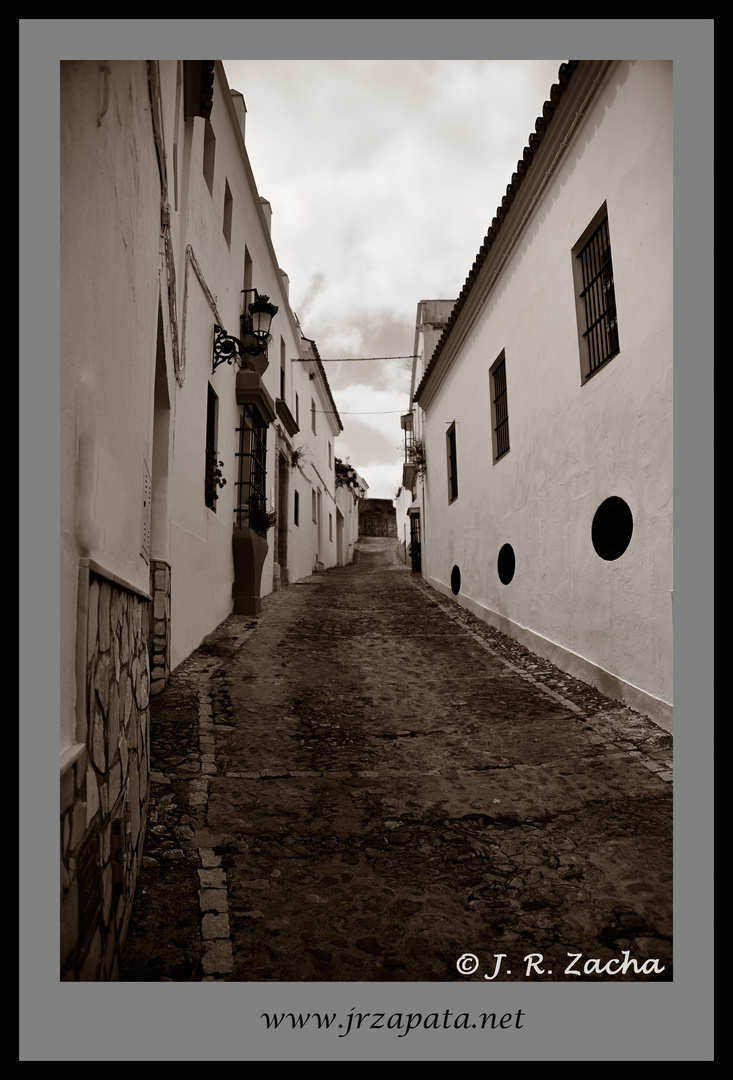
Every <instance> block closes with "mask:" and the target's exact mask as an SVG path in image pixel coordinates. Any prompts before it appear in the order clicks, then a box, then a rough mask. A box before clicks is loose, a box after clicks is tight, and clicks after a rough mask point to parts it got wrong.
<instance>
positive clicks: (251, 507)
mask: <svg viewBox="0 0 733 1080" xmlns="http://www.w3.org/2000/svg"><path fill="white" fill-rule="evenodd" d="M237 435H238V436H239V439H238V443H239V450H238V451H237V455H236V456H237V461H238V466H237V482H236V489H237V505H236V508H235V510H234V516H235V524H236V526H237V528H240V529H252V530H253V532H256V533H259V534H260V535H261V536H265V535H266V533H267V499H266V492H265V483H266V479H267V424H266V423H265V421H264V419H263V417H262V414H261V413H260V410H259V409H258V408H257V406H256V405H244V406H243V407H242V413H241V417H240V424H239V427H238V428H237Z"/></svg>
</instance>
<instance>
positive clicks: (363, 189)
mask: <svg viewBox="0 0 733 1080" xmlns="http://www.w3.org/2000/svg"><path fill="white" fill-rule="evenodd" d="M561 63H562V60H547V61H538V60H531V61H512V60H477V61H473V60H429V61H428V60H425V61H423V60H404V61H403V60H375V61H366V60H355V61H354V60H326V61H320V60H255V61H253V60H246V61H238V60H225V61H224V68H225V70H226V73H227V78H228V80H229V85H230V87H231V88H232V89H235V90H239V91H241V93H242V94H243V95H244V100H245V104H246V106H247V122H246V137H245V139H246V144H247V149H248V153H249V157H250V162H251V165H252V170H253V172H254V176H255V180H256V182H257V187H258V189H259V192H260V195H262V196H263V197H264V198H266V199H268V200H269V201H270V203H271V205H272V211H273V217H272V239H273V243H274V245H275V251H276V252H277V256H278V260H279V263H280V267H281V269H283V270H284V271H285V272H286V273H287V274H288V276H289V278H290V302H291V306H292V307H293V310H294V311H295V312H296V314H297V316H298V318H299V319H300V323H301V326H302V327H303V331H304V333H305V334H306V336H307V337H310V338H313V339H314V340H315V342H316V344H317V346H318V350H319V352H320V354H321V357H322V358H323V360H324V361H325V364H324V366H325V370H326V374H327V376H328V380H329V383H330V385H331V390H332V392H333V396H334V400H335V402H336V406H337V408H338V410H339V414H340V416H341V421H342V423H343V425H344V431H343V434H342V435H341V436H339V439H338V442H337V446H336V452H337V454H338V455H339V456H340V457H342V458H344V459H345V458H349V459H350V461H351V463H352V464H353V465H354V466H355V467H356V468H357V469H358V471H359V472H360V473H361V475H362V476H363V477H364V478H365V479H366V481H367V483H368V484H369V495H370V496H371V497H373V498H392V497H393V496H394V494H395V492H396V490H397V488H398V487H399V485H400V483H401V481H402V441H403V435H402V431H401V429H400V413H403V412H406V411H407V409H408V406H409V390H410V374H409V363H410V361H409V360H370V361H364V362H358V363H357V362H353V359H351V360H349V359H344V360H343V362H340V363H335V362H331V361H332V360H336V359H337V358H359V357H392V356H403V355H408V354H410V353H412V350H413V347H414V327H415V312H416V308H417V304H418V302H419V301H420V300H427V299H455V298H456V297H457V296H458V294H459V292H460V291H461V289H462V287H463V284H464V282H465V280H466V277H467V275H468V272H469V270H470V269H471V266H472V264H473V261H474V258H475V256H476V254H477V252H478V250H479V248H480V246H481V244H482V242H483V239H484V237H485V235H486V232H487V231H488V228H489V225H490V223H491V219H492V218H493V217H494V214H495V212H496V208H497V206H498V205H499V203H500V202H501V199H502V196H503V195H504V193H505V191H506V187H507V184H508V183H509V181H510V179H511V175H512V173H513V172H514V171H515V169H516V164H517V161H518V160H519V158H520V157H521V156H522V151H523V150H524V147H525V146H526V144H527V140H528V138H529V135H530V132H531V131H533V130H534V123H535V119H536V118H537V116H539V115H540V113H541V112H542V105H543V103H544V102H545V100H546V99H547V98H548V97H549V93H550V87H551V86H552V84H553V83H554V82H556V81H557V73H558V69H559V67H560V64H561Z"/></svg>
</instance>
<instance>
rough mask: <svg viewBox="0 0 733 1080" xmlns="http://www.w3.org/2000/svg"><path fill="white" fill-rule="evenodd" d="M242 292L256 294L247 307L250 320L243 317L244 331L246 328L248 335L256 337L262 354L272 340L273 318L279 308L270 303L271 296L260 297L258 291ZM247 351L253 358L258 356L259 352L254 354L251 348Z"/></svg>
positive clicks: (246, 290) (245, 290)
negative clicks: (271, 324)
mask: <svg viewBox="0 0 733 1080" xmlns="http://www.w3.org/2000/svg"><path fill="white" fill-rule="evenodd" d="M242 291H243V292H245V293H248V292H253V293H254V294H255V298H254V300H253V301H252V303H251V304H248V305H247V310H248V311H249V314H250V319H249V320H248V319H246V317H245V316H244V315H243V316H242V329H243V330H244V329H245V327H246V333H247V334H248V335H249V334H251V335H252V337H254V339H255V344H257V343H259V346H260V347H259V349H258V350H257V351H258V352H262V350H263V349H264V348H265V347H266V345H267V342H268V341H269V339H270V323H271V322H272V319H273V316H275V315H277V307H276V306H275V304H271V303H270V297H269V296H265V294H264V293H263V294H262V295H261V296H260V294H259V293H258V292H257V289H243V290H242ZM247 351H248V352H250V354H251V355H252V356H257V352H253V351H252V347H251V346H250V347H248V348H247Z"/></svg>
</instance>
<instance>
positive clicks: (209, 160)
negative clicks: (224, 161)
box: [203, 120, 216, 195]
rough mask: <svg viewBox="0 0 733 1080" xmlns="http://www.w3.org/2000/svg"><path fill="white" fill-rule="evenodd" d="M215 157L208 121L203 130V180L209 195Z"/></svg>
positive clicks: (211, 192) (213, 142)
mask: <svg viewBox="0 0 733 1080" xmlns="http://www.w3.org/2000/svg"><path fill="white" fill-rule="evenodd" d="M215 157H216V136H215V135H214V129H213V128H212V126H211V124H210V122H209V121H208V120H206V121H205V128H204V165H203V169H204V180H205V181H206V186H207V188H208V189H209V194H210V195H213V193H214V158H215Z"/></svg>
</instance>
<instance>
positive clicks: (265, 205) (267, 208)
mask: <svg viewBox="0 0 733 1080" xmlns="http://www.w3.org/2000/svg"><path fill="white" fill-rule="evenodd" d="M260 203H261V204H262V209H263V210H264V213H265V221H266V222H267V231H268V232H270V233H271V232H272V207H271V206H270V203H269V202H268V201H267V199H263V198H262V196H261V195H260Z"/></svg>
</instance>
